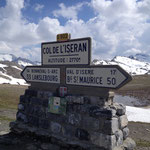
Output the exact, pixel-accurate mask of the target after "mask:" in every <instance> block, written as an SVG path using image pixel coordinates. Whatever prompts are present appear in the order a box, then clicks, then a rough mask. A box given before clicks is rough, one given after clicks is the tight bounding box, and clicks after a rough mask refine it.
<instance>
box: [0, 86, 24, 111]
mask: <svg viewBox="0 0 150 150" xmlns="http://www.w3.org/2000/svg"><path fill="white" fill-rule="evenodd" d="M26 88H27V86H18V85H17V86H15V85H7V84H6V85H0V108H6V109H17V105H18V103H19V97H20V95H23V94H24V91H25V89H26Z"/></svg>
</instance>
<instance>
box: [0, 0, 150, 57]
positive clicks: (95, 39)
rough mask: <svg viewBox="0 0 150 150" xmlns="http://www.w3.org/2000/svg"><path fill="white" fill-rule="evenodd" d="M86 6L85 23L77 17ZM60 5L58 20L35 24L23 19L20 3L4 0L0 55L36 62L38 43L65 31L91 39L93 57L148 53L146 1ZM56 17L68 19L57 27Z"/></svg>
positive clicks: (149, 25) (149, 26)
mask: <svg viewBox="0 0 150 150" xmlns="http://www.w3.org/2000/svg"><path fill="white" fill-rule="evenodd" d="M85 5H86V6H89V7H91V8H92V9H93V11H94V12H95V16H94V17H93V18H90V19H89V20H88V21H84V20H82V19H79V18H78V13H79V12H80V10H81V9H82V11H84V6H85ZM59 6H60V9H59V10H55V11H54V12H53V14H54V16H55V17H58V18H52V17H51V18H50V17H46V16H45V17H44V18H42V19H41V20H40V21H39V22H38V23H37V24H35V23H31V22H28V20H26V19H25V18H24V16H23V14H22V9H23V8H24V7H25V6H24V1H23V0H11V1H10V0H7V5H6V6H5V7H0V52H8V53H11V51H12V53H13V54H16V55H19V56H25V57H27V58H31V59H37V58H40V57H39V56H40V55H41V53H40V46H39V48H37V44H38V45H40V43H41V42H47V41H55V39H56V34H58V33H64V32H68V33H71V37H72V38H81V37H91V38H92V55H93V58H101V59H105V58H112V57H114V56H115V55H124V54H131V53H132V54H134V53H139V52H145V53H148V52H149V49H150V46H149V43H150V40H149V34H150V23H149V20H150V10H149V8H150V2H149V0H143V1H140V2H138V3H137V2H136V0H113V1H105V0H91V2H90V3H89V5H87V3H86V2H83V3H78V4H76V5H74V6H69V7H67V6H65V4H63V3H61V4H60V5H59ZM41 9H42V8H41ZM87 14H88V12H87ZM59 16H62V17H65V18H66V19H67V21H66V23H65V25H61V24H60V21H59ZM25 47H27V48H25Z"/></svg>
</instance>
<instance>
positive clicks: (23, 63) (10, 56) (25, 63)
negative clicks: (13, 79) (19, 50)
mask: <svg viewBox="0 0 150 150" xmlns="http://www.w3.org/2000/svg"><path fill="white" fill-rule="evenodd" d="M0 61H8V62H14V63H17V64H18V65H20V66H21V67H22V68H24V67H25V66H31V65H40V62H33V61H31V60H28V59H26V58H22V57H16V56H14V55H13V54H0Z"/></svg>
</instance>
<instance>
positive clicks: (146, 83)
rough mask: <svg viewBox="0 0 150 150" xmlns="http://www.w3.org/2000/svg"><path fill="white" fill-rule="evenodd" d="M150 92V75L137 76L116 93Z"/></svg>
mask: <svg viewBox="0 0 150 150" xmlns="http://www.w3.org/2000/svg"><path fill="white" fill-rule="evenodd" d="M141 89H149V90H150V75H138V76H134V77H133V79H132V81H130V82H129V83H128V84H126V85H125V86H123V87H122V88H120V89H119V90H118V91H122V90H141Z"/></svg>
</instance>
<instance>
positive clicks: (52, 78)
mask: <svg viewBox="0 0 150 150" xmlns="http://www.w3.org/2000/svg"><path fill="white" fill-rule="evenodd" d="M21 76H22V77H23V78H24V79H25V80H26V82H45V83H58V84H59V83H60V68H44V67H41V66H27V67H25V68H24V70H23V71H22V72H21Z"/></svg>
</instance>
